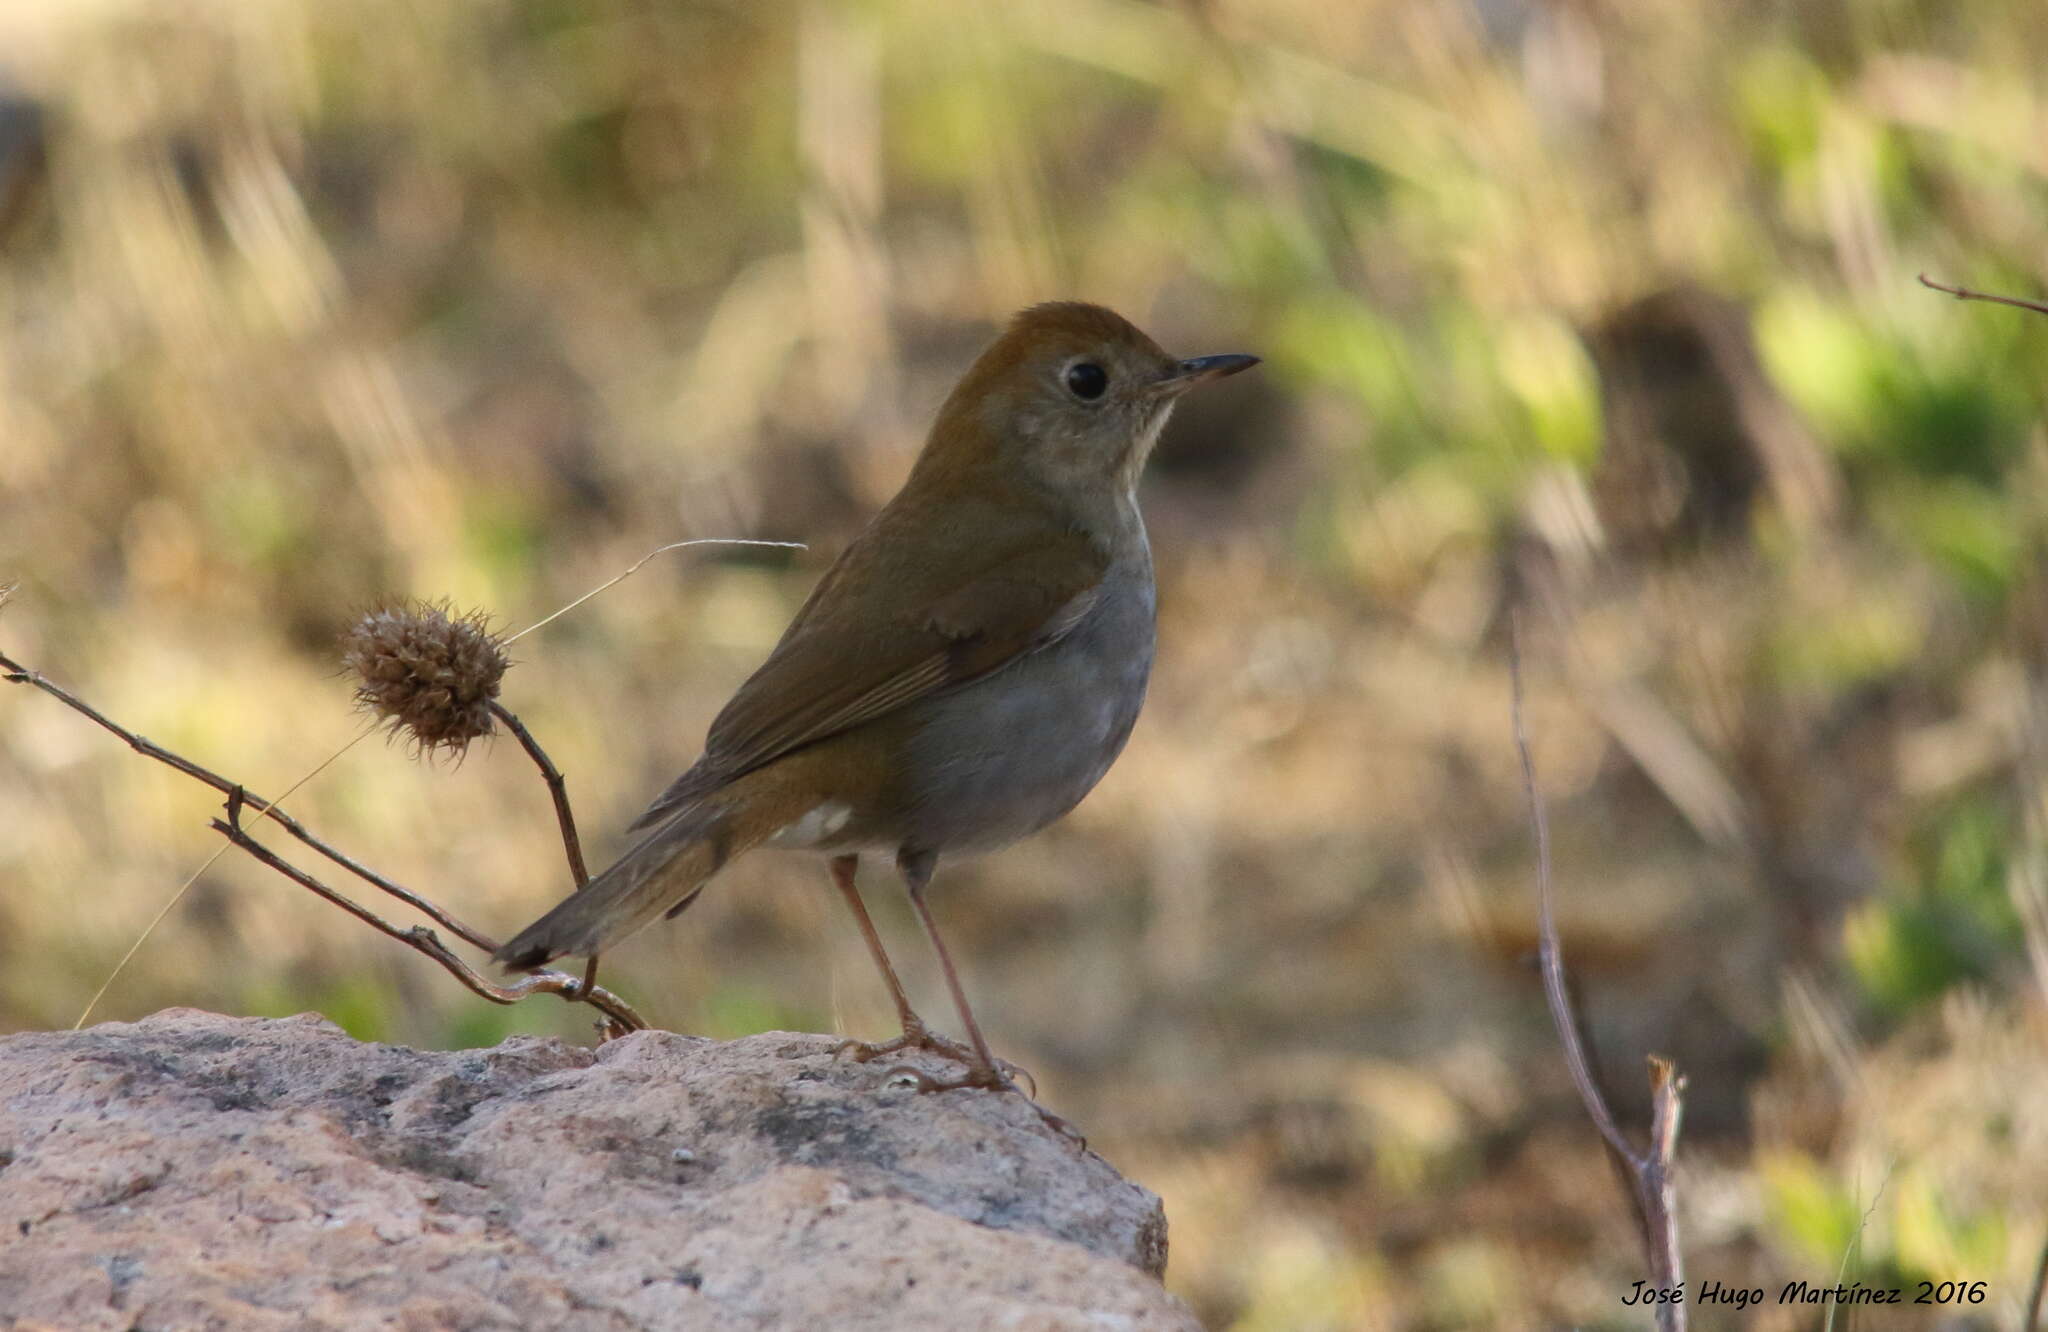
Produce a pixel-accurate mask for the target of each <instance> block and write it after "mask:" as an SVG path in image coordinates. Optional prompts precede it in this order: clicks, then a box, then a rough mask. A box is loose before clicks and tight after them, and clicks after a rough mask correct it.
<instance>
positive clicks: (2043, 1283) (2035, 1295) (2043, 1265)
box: [2020, 1240, 2048, 1332]
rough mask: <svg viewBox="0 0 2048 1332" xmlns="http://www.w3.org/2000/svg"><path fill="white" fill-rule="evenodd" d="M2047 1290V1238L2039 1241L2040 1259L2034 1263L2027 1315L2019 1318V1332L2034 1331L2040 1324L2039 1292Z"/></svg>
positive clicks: (2028, 1293)
mask: <svg viewBox="0 0 2048 1332" xmlns="http://www.w3.org/2000/svg"><path fill="white" fill-rule="evenodd" d="M2044 1290H2048V1240H2043V1241H2042V1243H2041V1259H2040V1261H2039V1262H2037V1263H2035V1264H2034V1284H2033V1286H2032V1287H2031V1288H2030V1289H2029V1290H2028V1291H2027V1316H2026V1317H2024V1318H2022V1319H2021V1320H2020V1332H2034V1329H2036V1328H2038V1327H2040V1326H2041V1293H2042V1292H2043V1291H2044Z"/></svg>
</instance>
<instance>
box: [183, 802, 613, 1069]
mask: <svg viewBox="0 0 2048 1332" xmlns="http://www.w3.org/2000/svg"><path fill="white" fill-rule="evenodd" d="M245 803H246V799H245V797H244V795H243V793H242V792H240V791H239V790H237V791H236V792H234V793H232V794H230V795H229V796H228V808H227V817H226V818H225V819H218V818H217V819H214V820H212V821H211V822H212V826H213V829H214V831H215V832H218V833H219V834H221V836H223V837H225V838H227V839H228V840H229V841H230V842H232V843H234V844H235V845H236V846H238V847H240V848H242V850H244V851H246V852H248V853H249V854H250V855H251V856H254V857H255V858H256V859H257V860H259V861H261V862H262V863H264V864H265V865H268V866H269V867H270V868H272V869H274V870H276V871H277V872H278V873H280V874H282V875H284V876H285V877H286V878H288V879H290V880H291V881H292V882H294V883H296V884H298V885H299V886H301V887H303V888H306V889H308V890H309V891H311V892H313V893H315V894H317V895H318V896H319V897H321V898H323V899H325V900H326V901H328V902H331V903H333V904H334V905H335V906H338V907H340V908H341V909H342V910H343V911H346V912H348V913H349V914H350V915H351V916H354V917H355V918H356V919H357V920H360V921H362V922H363V923H364V924H365V925H368V926H369V927H370V928H371V929H374V930H376V931H377V932H378V933H380V934H385V935H389V936H390V937H391V938H393V939H396V940H398V941H399V942H400V943H402V944H404V945H405V946H406V947H408V948H412V949H415V950H417V951H418V952H420V953H423V954H425V955H426V956H428V957H430V958H432V959H433V960H434V961H436V962H438V963H440V964H441V967H442V968H443V969H444V970H445V971H447V973H448V974H449V975H451V976H453V977H455V979H456V980H458V981H460V982H461V983H462V984H463V986H464V987H465V988H467V989H468V990H469V991H470V992H471V993H473V994H476V995H478V996H480V997H482V998H485V999H488V1000H490V1001H491V1002H492V1003H494V1004H516V1003H518V1002H519V1001H520V1000H521V999H524V998H526V997H527V996H528V995H531V994H559V995H561V996H562V997H564V998H565V999H571V1000H580V1001H582V1002H584V1003H588V1004H590V1005H591V1006H592V1007H593V1008H596V1009H597V1010H598V1011H599V1012H601V1013H603V1014H604V1015H605V1017H606V1018H608V1019H609V1020H610V1021H611V1023H612V1024H613V1025H614V1026H615V1027H619V1028H623V1029H625V1030H627V1031H644V1030H646V1028H647V1022H646V1019H644V1018H642V1017H641V1016H640V1015H639V1014H638V1013H636V1012H634V1011H633V1007H632V1005H630V1004H628V1003H627V1002H626V1001H625V1000H623V999H621V998H619V997H618V996H617V995H615V994H613V993H612V992H611V991H609V990H607V989H605V988H603V987H602V986H598V987H595V988H592V989H590V990H588V991H585V990H584V988H583V982H582V981H581V980H580V979H579V978H577V977H575V976H571V975H568V974H567V973H565V972H560V971H536V972H534V973H532V974H531V975H528V976H525V977H522V978H521V979H519V980H517V981H515V982H513V983H512V984H510V985H498V984H494V983H493V982H491V981H488V980H486V979H484V978H483V977H482V976H480V975H478V974H477V972H476V971H475V970H474V969H473V968H472V967H471V966H470V965H469V964H468V963H466V962H464V961H463V960H462V959H461V958H459V957H457V956H456V955H455V954H454V953H453V952H452V951H450V950H449V948H448V945H447V944H444V943H442V942H441V936H440V935H438V934H436V933H434V931H433V930H432V929H430V928H428V927H427V926H424V925H413V926H410V927H408V928H405V929H400V928H399V927H398V926H396V925H393V924H392V923H391V922H390V921H387V920H385V919H384V918H383V917H382V916H379V915H378V914H377V913H376V912H374V911H371V910H370V909H369V908H368V907H365V906H363V905H362V904H361V903H359V902H357V901H355V900H354V899H353V898H350V897H348V896H347V895H346V894H343V893H340V892H337V891H335V890H334V889H332V888H330V887H328V886H327V885H326V884H324V883H322V882H320V880H318V879H316V878H314V877H313V876H312V875H311V874H308V873H307V872H306V871H304V870H302V869H300V868H299V867H298V866H296V865H294V864H292V863H291V862H290V861H288V860H286V859H285V858H284V857H283V856H280V855H278V854H277V853H276V852H275V851H272V850H271V849H270V848H269V847H267V846H265V845H263V843H261V842H259V841H257V840H256V839H255V838H254V837H251V836H250V835H249V833H248V831H247V830H246V829H244V828H243V827H242V824H241V808H242V806H243V805H244V804H245Z"/></svg>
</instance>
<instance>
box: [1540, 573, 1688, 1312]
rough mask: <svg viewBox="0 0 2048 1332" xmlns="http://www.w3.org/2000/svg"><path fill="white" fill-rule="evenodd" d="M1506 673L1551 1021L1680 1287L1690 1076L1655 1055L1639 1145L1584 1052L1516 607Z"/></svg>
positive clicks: (1667, 1275)
mask: <svg viewBox="0 0 2048 1332" xmlns="http://www.w3.org/2000/svg"><path fill="white" fill-rule="evenodd" d="M1508 681H1509V687H1510V705H1509V706H1510V712H1511V714H1512V718H1513V723H1514V732H1515V752H1516V754H1517V756H1518V757H1519V758H1520V760H1521V766H1522V789H1523V791H1524V792H1525V793H1526V795H1527V796H1528V800H1529V819H1530V823H1531V824H1532V826H1533V827H1534V828H1535V834H1536V910H1537V938H1538V945H1537V951H1538V954H1539V956H1540V958H1541V961H1542V966H1543V997H1544V1000H1545V1002H1546V1003H1547V1004H1548V1006H1549V1008H1550V1020H1551V1023H1552V1024H1553V1025H1554V1026H1555V1027H1556V1028H1557V1035H1558V1040H1559V1041H1560V1042H1561V1043H1562V1044H1563V1046H1564V1060H1565V1066H1566V1068H1568V1069H1569V1070H1570V1071H1571V1077H1572V1086H1573V1087H1575V1088H1576V1089H1577V1090H1578V1093H1579V1100H1580V1102H1581V1103H1582V1104H1583V1105H1584V1106H1585V1107H1586V1115H1587V1117H1588V1118H1590V1119H1591V1120H1592V1121H1593V1127H1594V1128H1596V1129H1598V1130H1599V1132H1600V1137H1601V1138H1602V1139H1603V1140H1604V1141H1605V1142H1606V1144H1607V1149H1608V1150H1609V1151H1610V1152H1612V1153H1613V1154H1614V1159H1615V1160H1616V1161H1618V1162H1620V1163H1621V1165H1622V1166H1623V1168H1624V1169H1625V1170H1626V1171H1627V1174H1628V1179H1629V1187H1630V1189H1631V1191H1632V1192H1633V1194H1634V1196H1633V1197H1632V1198H1631V1199H1630V1201H1631V1202H1632V1203H1633V1204H1634V1207H1635V1211H1636V1218H1637V1220H1638V1222H1639V1223H1640V1224H1641V1226H1642V1231H1643V1250H1644V1253H1645V1254H1646V1255H1647V1256H1648V1258H1649V1264H1650V1278H1651V1281H1652V1282H1653V1283H1654V1284H1655V1285H1656V1286H1657V1288H1658V1289H1660V1290H1675V1289H1677V1287H1678V1286H1679V1284H1680V1283H1681V1282H1683V1281H1684V1280H1685V1266H1684V1261H1683V1258H1682V1256H1681V1253H1680V1250H1679V1246H1678V1210H1677V1187H1676V1181H1675V1180H1674V1178H1673V1175H1672V1166H1673V1162H1674V1161H1675V1160H1676V1158H1677V1153H1678V1126H1679V1120H1680V1118H1681V1117H1682V1114H1683V1111H1684V1092H1685V1079H1684V1077H1682V1076H1681V1075H1680V1074H1679V1072H1678V1070H1677V1069H1676V1068H1674V1067H1673V1066H1672V1064H1671V1061H1670V1060H1668V1059H1665V1058H1663V1057H1662V1056H1659V1055H1651V1056H1650V1106H1651V1108H1650V1143H1649V1146H1648V1147H1647V1148H1646V1149H1644V1150H1642V1151H1637V1150H1636V1148H1635V1147H1634V1146H1632V1145H1631V1144H1630V1143H1629V1141H1628V1139H1627V1138H1625V1137H1623V1136H1622V1132H1621V1128H1620V1126H1619V1125H1618V1124H1616V1123H1615V1120H1614V1112H1613V1111H1611V1110H1610V1109H1608V1107H1607V1098H1606V1097H1605V1096H1603V1095H1602V1094H1601V1092H1600V1086H1599V1084H1598V1083H1597V1082H1595V1081H1594V1079H1593V1071H1592V1065H1591V1064H1590V1063H1589V1062H1588V1060H1587V1058H1586V1047H1585V1043H1584V1042H1583V1041H1582V1040H1581V1039H1580V1037H1579V1025H1578V1020H1577V1018H1576V1016H1575V1015H1574V1014H1573V1012H1572V1001H1571V994H1570V992H1569V990H1567V988H1566V986H1565V971H1564V944H1563V942H1562V941H1561V940H1560V939H1559V938H1558V933H1557V913H1556V910H1555V908H1554V905H1553V894H1552V890H1551V884H1550V818H1549V815H1548V814H1546V813H1545V811H1544V807H1543V797H1542V795H1541V793H1540V791H1539V790H1538V788H1537V785H1536V761H1535V759H1534V758H1533V757H1531V755H1530V750H1529V734H1528V729H1527V727H1526V726H1525V725H1524V723H1523V719H1522V627H1521V620H1520V618H1519V616H1515V615H1513V614H1512V613H1511V615H1510V619H1509V623H1508ZM1656 1316H1657V1326H1658V1327H1659V1328H1660V1329H1663V1332H1684V1329H1685V1326H1686V1317H1685V1306H1684V1305H1683V1304H1678V1303H1670V1302H1663V1303H1659V1304H1658V1305H1657V1306H1656Z"/></svg>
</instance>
